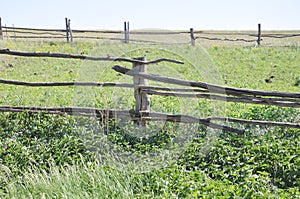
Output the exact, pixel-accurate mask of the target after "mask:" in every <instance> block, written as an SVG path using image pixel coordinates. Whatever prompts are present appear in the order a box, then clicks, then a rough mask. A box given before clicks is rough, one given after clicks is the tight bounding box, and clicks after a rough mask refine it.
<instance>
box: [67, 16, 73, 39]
mask: <svg viewBox="0 0 300 199" xmlns="http://www.w3.org/2000/svg"><path fill="white" fill-rule="evenodd" d="M68 30H69V35H70V39H71V42H73V34H72V30H71V19H68Z"/></svg>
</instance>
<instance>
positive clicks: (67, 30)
mask: <svg viewBox="0 0 300 199" xmlns="http://www.w3.org/2000/svg"><path fill="white" fill-rule="evenodd" d="M65 21H66V38H67V42H69V25H68V18H65Z"/></svg>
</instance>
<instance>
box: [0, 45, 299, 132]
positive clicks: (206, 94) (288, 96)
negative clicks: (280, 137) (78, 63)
mask: <svg viewBox="0 0 300 199" xmlns="http://www.w3.org/2000/svg"><path fill="white" fill-rule="evenodd" d="M0 54H4V55H12V56H25V57H50V58H67V59H85V60H92V61H118V62H129V63H132V69H127V68H125V67H122V66H120V65H115V66H113V67H112V69H113V70H114V71H116V72H118V73H122V74H125V75H129V76H132V77H133V84H119V83H112V82H103V83H97V82H22V81H14V80H5V79H0V84H10V85H19V86H29V87H52V86H98V87H122V88H131V89H133V90H134V92H133V94H134V97H135V110H107V109H98V108H85V107H64V108H47V107H28V106H9V105H6V106H0V111H1V112H22V111H28V112H31V113H39V112H46V113H49V114H68V115H77V116H87V117H95V116H101V117H103V118H106V119H108V118H127V119H129V120H131V121H134V123H135V124H136V125H142V126H146V125H147V122H148V121H168V122H180V123H200V124H203V125H206V126H208V127H210V128H214V129H221V130H225V131H230V132H235V133H239V134H242V133H244V130H240V129H236V128H232V127H230V126H226V125H221V124H218V123H216V121H223V122H237V123H244V124H254V125H267V126H280V127H291V128H300V123H284V122H273V121H258V120H245V119H239V118H224V117H207V118H196V117H194V116H189V115H176V114H168V113H158V112H151V110H150V108H151V107H150V96H151V95H160V96H175V97H185V98H205V99H208V100H221V101H225V102H238V103H249V104H262V105H272V106H280V107H293V108H300V93H292V92H272V91H262V90H248V89H242V88H233V87H227V86H219V85H212V84H208V83H205V82H196V81H188V80H182V79H177V78H171V77H165V76H160V75H156V74H149V73H147V65H149V64H155V63H160V62H172V63H176V64H184V63H183V62H182V61H179V60H174V59H169V58H161V59H157V60H152V61H147V60H146V57H140V58H134V59H131V58H123V57H91V56H85V55H72V54H60V53H37V52H18V51H11V50H9V49H0ZM148 80H153V81H158V82H163V83H168V84H173V85H180V86H184V87H182V88H171V87H159V86H150V85H148Z"/></svg>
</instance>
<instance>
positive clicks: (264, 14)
mask: <svg viewBox="0 0 300 199" xmlns="http://www.w3.org/2000/svg"><path fill="white" fill-rule="evenodd" d="M0 17H2V23H3V25H5V24H6V25H7V26H12V24H14V26H16V27H35V28H64V25H65V24H64V23H65V22H64V18H65V17H68V18H70V19H71V27H72V28H73V29H81V28H85V29H114V30H121V29H123V22H124V21H129V22H130V29H131V30H133V29H167V30H187V29H189V28H194V29H196V30H256V29H257V24H258V23H261V24H262V29H263V30H280V29H281V30H300V1H299V0H224V1H222V0H147V1H143V0H123V1H116V0H108V1H101V0H51V1H45V0H19V1H17V0H2V2H1V11H0Z"/></svg>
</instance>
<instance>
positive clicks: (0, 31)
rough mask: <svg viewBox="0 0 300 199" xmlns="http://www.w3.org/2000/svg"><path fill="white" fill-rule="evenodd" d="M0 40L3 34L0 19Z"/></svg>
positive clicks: (0, 20)
mask: <svg viewBox="0 0 300 199" xmlns="http://www.w3.org/2000/svg"><path fill="white" fill-rule="evenodd" d="M0 39H3V32H2V19H1V17H0Z"/></svg>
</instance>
